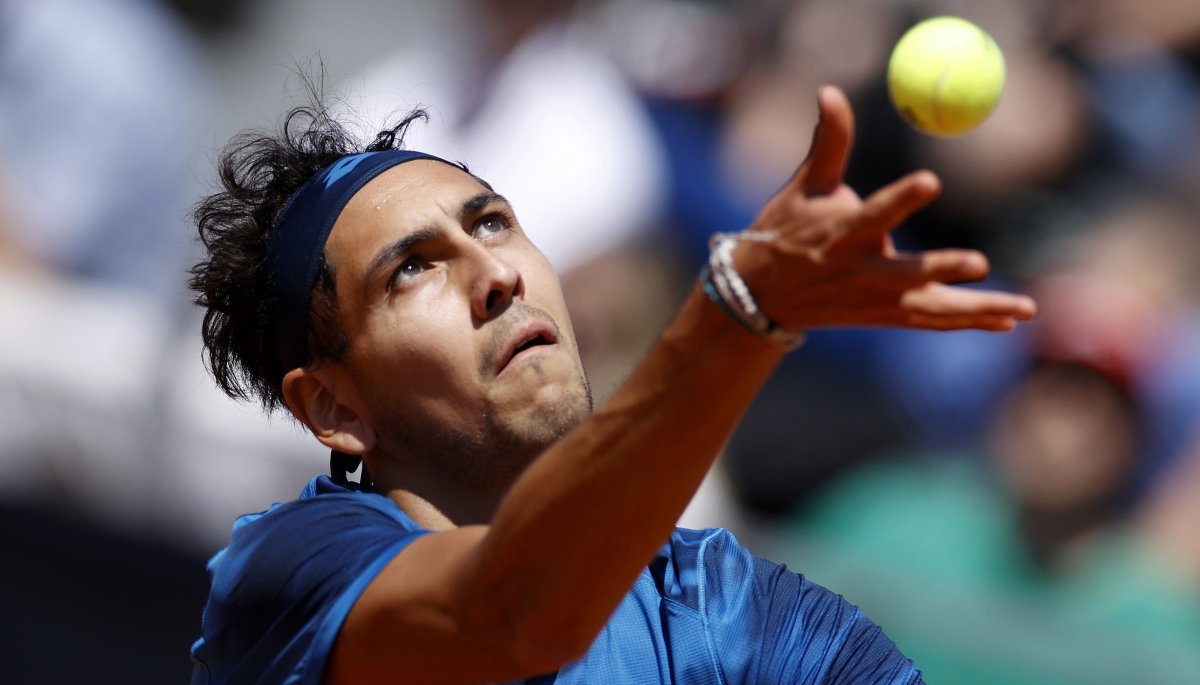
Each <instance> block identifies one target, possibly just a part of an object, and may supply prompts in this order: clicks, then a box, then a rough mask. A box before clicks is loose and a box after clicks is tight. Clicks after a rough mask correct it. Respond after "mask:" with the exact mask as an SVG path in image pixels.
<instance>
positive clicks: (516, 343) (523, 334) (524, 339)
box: [496, 319, 558, 373]
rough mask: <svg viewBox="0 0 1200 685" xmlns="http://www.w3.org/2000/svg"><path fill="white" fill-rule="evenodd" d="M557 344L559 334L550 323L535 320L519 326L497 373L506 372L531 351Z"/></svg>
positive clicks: (511, 338) (501, 359) (509, 341)
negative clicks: (514, 362) (511, 365)
mask: <svg viewBox="0 0 1200 685" xmlns="http://www.w3.org/2000/svg"><path fill="white" fill-rule="evenodd" d="M557 343H558V335H557V332H556V331H555V330H554V327H553V326H552V325H551V324H550V323H549V322H546V321H540V320H536V319H535V320H533V321H529V322H527V323H525V324H522V325H520V326H517V327H516V328H515V329H514V330H513V332H512V335H511V337H510V338H509V340H508V345H507V346H506V348H505V349H506V352H505V354H504V355H503V356H502V357H501V358H500V365H499V367H498V368H497V369H496V373H500V372H502V371H504V369H506V368H508V366H509V365H510V364H512V363H513V361H514V360H516V359H517V358H518V357H521V356H522V355H524V354H526V353H528V352H529V351H530V350H536V349H538V348H539V347H545V346H547V345H555V344H557Z"/></svg>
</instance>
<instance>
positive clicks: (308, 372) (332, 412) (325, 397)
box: [283, 364, 375, 455]
mask: <svg viewBox="0 0 1200 685" xmlns="http://www.w3.org/2000/svg"><path fill="white" fill-rule="evenodd" d="M338 380H339V379H338V378H337V376H336V374H335V373H334V372H333V370H332V369H330V368H329V367H328V365H324V364H322V365H320V366H317V367H316V368H304V369H292V370H291V371H289V372H287V374H286V375H284V377H283V399H284V401H285V402H287V406H288V409H290V410H291V411H292V413H293V414H295V415H296V418H298V419H300V421H301V422H303V423H304V425H305V426H308V429H309V430H310V431H312V434H313V435H314V436H316V438H317V440H320V441H321V444H323V445H325V446H326V447H328V448H330V449H334V450H337V451H339V452H345V453H346V454H354V455H363V454H366V453H367V452H369V451H371V449H373V448H374V447H375V430H374V429H373V428H371V426H370V425H369V424H368V423H367V422H366V420H365V419H364V417H363V416H362V415H361V414H360V413H359V412H358V411H357V410H355V409H354V407H352V406H351V405H350V404H349V403H348V402H347V398H346V397H344V396H343V393H340V392H339V391H338V390H339V387H340V384H339V383H338Z"/></svg>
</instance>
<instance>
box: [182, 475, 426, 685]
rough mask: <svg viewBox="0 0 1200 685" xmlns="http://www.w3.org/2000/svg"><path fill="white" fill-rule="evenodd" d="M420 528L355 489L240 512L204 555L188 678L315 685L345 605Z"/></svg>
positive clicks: (210, 682)
mask: <svg viewBox="0 0 1200 685" xmlns="http://www.w3.org/2000/svg"><path fill="white" fill-rule="evenodd" d="M424 532H425V531H420V530H413V529H410V528H406V527H405V526H404V525H403V524H401V523H400V522H399V521H398V520H397V519H396V518H395V517H394V516H393V515H390V514H389V513H388V512H387V511H385V510H384V509H383V508H382V507H380V506H376V505H374V504H373V503H371V502H370V501H365V500H364V498H362V497H359V496H355V495H326V496H322V497H320V498H316V499H313V500H307V501H298V502H291V503H288V504H285V505H280V506H277V507H275V508H273V509H272V510H270V511H269V512H267V513H266V514H262V515H257V516H252V517H243V519H241V520H239V522H238V524H237V525H236V526H235V527H234V532H233V539H232V541H231V542H230V545H229V547H227V548H226V549H225V550H222V551H221V552H220V553H218V554H217V555H216V556H215V557H213V559H212V560H211V561H210V562H209V571H210V573H211V574H212V577H213V583H212V591H211V594H210V595H209V600H208V605H207V606H206V607H205V610H204V621H203V628H202V636H201V638H200V639H199V640H198V641H197V642H196V644H195V645H194V646H193V648H192V656H193V662H194V664H195V667H194V670H193V675H192V685H218V684H220V685H235V684H238V685H240V684H242V683H263V684H265V683H273V684H274V683H286V684H288V685H318V684H319V683H320V682H321V679H322V677H323V675H324V672H325V667H326V665H327V663H328V660H329V655H330V653H331V652H332V649H333V644H334V641H335V640H336V638H337V634H338V631H339V630H340V629H341V626H342V623H343V622H344V621H345V619H346V616H347V615H348V614H349V612H350V608H351V607H353V606H354V603H355V602H356V601H357V600H358V597H359V596H360V595H361V594H362V591H363V590H364V589H365V588H366V587H367V585H369V584H370V583H371V581H372V580H373V579H374V578H375V576H376V575H378V573H379V572H380V571H381V570H382V569H383V567H384V566H386V565H387V563H388V562H389V561H390V560H391V559H392V558H393V557H395V556H396V554H397V553H399V552H400V551H401V550H402V549H404V547H405V546H407V545H408V544H409V543H410V542H412V540H414V539H416V538H417V537H419V536H420V535H422V534H424Z"/></svg>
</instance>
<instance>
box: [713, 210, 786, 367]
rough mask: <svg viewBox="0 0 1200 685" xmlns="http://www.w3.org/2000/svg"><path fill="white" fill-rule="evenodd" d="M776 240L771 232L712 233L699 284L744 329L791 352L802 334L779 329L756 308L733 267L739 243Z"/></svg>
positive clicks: (748, 289)
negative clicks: (735, 251)
mask: <svg viewBox="0 0 1200 685" xmlns="http://www.w3.org/2000/svg"><path fill="white" fill-rule="evenodd" d="M777 237H778V236H777V234H775V233H774V232H770V231H745V232H742V233H716V234H714V235H713V236H712V238H710V239H709V242H708V246H709V256H708V263H707V264H705V265H704V268H703V269H702V270H701V272H700V284H701V286H702V287H703V288H704V294H705V295H707V296H708V299H710V300H712V301H713V302H714V303H716V304H717V306H719V307H720V308H721V309H722V310H723V311H724V312H725V313H726V314H728V315H729V316H730V318H732V319H733V320H734V321H737V322H738V323H739V324H741V326H742V327H743V328H745V329H746V330H748V331H750V332H751V333H754V334H755V335H757V336H758V337H760V338H765V339H767V340H770V341H771V342H774V343H776V344H777V345H779V346H780V347H782V348H783V349H784V350H787V351H789V352H790V351H791V350H794V349H796V348H797V347H799V346H800V345H801V344H802V343H803V342H804V331H802V330H790V329H785V328H781V327H780V326H778V325H777V324H776V323H775V322H774V321H771V319H769V318H768V317H767V315H766V314H764V313H763V312H762V310H761V309H759V308H758V304H757V303H756V302H755V301H754V295H753V294H751V293H750V288H749V287H748V286H747V285H746V282H745V281H743V280H742V277H741V276H740V275H738V272H737V269H735V268H734V266H733V248H734V247H736V246H737V243H738V242H739V241H742V240H751V241H755V242H770V241H772V240H775V239H776V238H777Z"/></svg>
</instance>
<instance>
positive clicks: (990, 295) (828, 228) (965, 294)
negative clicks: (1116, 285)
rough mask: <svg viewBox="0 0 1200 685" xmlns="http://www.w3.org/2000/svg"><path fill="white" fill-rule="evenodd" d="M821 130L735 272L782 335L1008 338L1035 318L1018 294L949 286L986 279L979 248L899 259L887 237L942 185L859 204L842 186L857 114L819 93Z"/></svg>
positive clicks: (916, 182) (888, 190)
mask: <svg viewBox="0 0 1200 685" xmlns="http://www.w3.org/2000/svg"><path fill="white" fill-rule="evenodd" d="M817 102H818V106H819V107H820V111H821V122H820V123H819V124H818V125H817V129H816V131H815V133H814V135H813V144H812V148H811V149H810V151H809V156H808V159H806V160H805V162H804V163H803V164H801V166H800V168H799V169H798V170H797V171H796V173H795V175H793V176H792V178H791V179H790V180H789V181H788V183H787V185H786V186H784V187H783V189H782V190H780V191H779V193H777V194H776V195H775V196H774V197H773V198H771V200H770V201H768V202H767V204H766V205H765V206H764V207H763V209H762V211H761V212H760V213H759V215H758V217H757V218H756V219H755V221H754V223H753V224H752V225H751V226H750V230H753V231H771V232H774V233H776V234H777V235H778V238H777V239H776V240H773V241H770V242H750V241H743V242H742V243H740V244H739V245H738V247H737V249H736V250H735V251H734V264H735V267H736V268H737V271H738V273H739V274H740V275H741V276H742V278H743V280H744V281H745V282H746V284H747V286H749V288H750V291H751V292H752V293H753V294H754V297H755V299H756V301H757V303H758V305H759V307H760V308H761V309H762V311H763V312H764V313H765V314H766V315H767V316H768V317H769V318H770V319H771V320H773V321H775V322H776V323H777V324H778V325H780V326H783V327H784V328H797V329H807V328H814V327H821V326H875V325H883V326H903V327H909V328H929V329H936V330H955V329H964V328H978V329H983V330H991V331H1007V330H1011V329H1012V328H1013V327H1014V326H1015V325H1016V322H1018V321H1026V320H1029V319H1032V318H1033V316H1034V314H1035V312H1036V306H1035V305H1034V302H1033V300H1032V299H1030V298H1028V297H1025V296H1023V295H1014V294H1010V293H1002V292H994V291H982V290H977V289H969V288H961V287H954V286H951V285H947V284H948V283H962V282H971V281H979V280H982V279H983V278H985V277H986V276H987V273H988V262H987V258H986V257H984V256H983V254H981V253H980V252H978V251H975V250H959V249H945V250H932V251H929V252H921V253H913V254H900V253H898V252H897V251H896V248H895V245H894V244H893V242H892V238H891V231H892V230H893V229H895V228H896V227H897V226H899V225H900V223H901V222H903V221H904V220H905V219H906V218H908V217H909V216H910V215H912V214H913V212H915V211H917V210H918V209H920V208H921V207H924V206H925V205H926V204H928V203H929V202H930V201H931V200H933V199H934V198H935V197H937V195H938V192H939V191H940V188H941V184H940V182H939V181H938V178H937V176H935V175H934V174H933V173H932V172H929V171H918V172H915V173H912V174H909V175H907V176H905V177H904V178H901V179H900V180H898V181H895V182H893V183H891V184H889V185H887V186H885V187H884V188H882V189H880V190H878V191H876V192H875V193H873V194H871V195H870V196H869V197H867V198H866V200H863V199H861V198H859V197H858V195H857V194H855V192H854V191H853V190H851V189H850V188H849V187H848V186H846V185H845V183H844V182H843V176H844V175H845V171H846V164H847V162H848V160H849V156H850V149H851V144H852V140H853V132H854V115H853V112H852V111H851V109H850V103H849V101H848V100H847V99H846V96H845V95H844V94H843V93H842V92H841V90H839V89H838V88H836V87H833V86H826V87H823V88H822V89H821V90H820V91H819V92H818V95H817Z"/></svg>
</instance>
